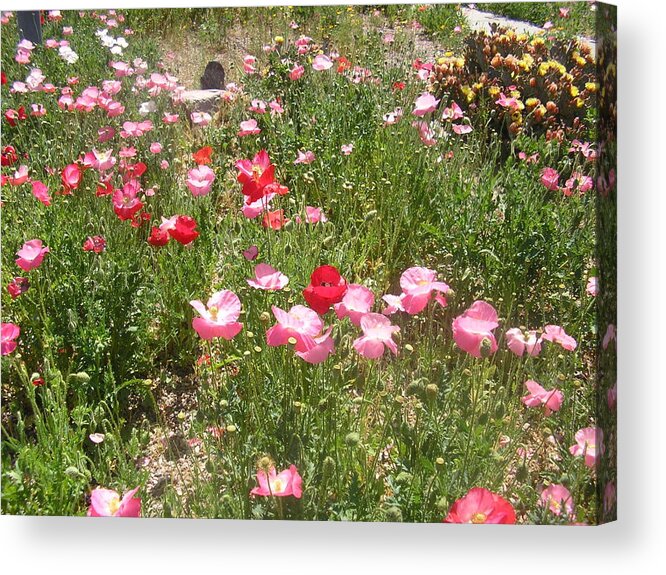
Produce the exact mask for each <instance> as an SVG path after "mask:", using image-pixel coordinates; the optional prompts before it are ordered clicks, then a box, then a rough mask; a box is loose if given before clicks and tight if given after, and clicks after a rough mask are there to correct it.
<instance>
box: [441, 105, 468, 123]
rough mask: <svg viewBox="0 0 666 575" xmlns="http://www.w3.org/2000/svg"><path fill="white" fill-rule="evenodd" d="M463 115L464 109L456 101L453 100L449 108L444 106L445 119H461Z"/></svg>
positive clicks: (443, 116)
mask: <svg viewBox="0 0 666 575" xmlns="http://www.w3.org/2000/svg"><path fill="white" fill-rule="evenodd" d="M463 117H464V114H463V111H462V109H461V108H460V106H458V104H456V102H451V105H450V106H449V107H447V108H444V111H443V112H442V119H443V120H452V121H453V120H460V119H462V118H463Z"/></svg>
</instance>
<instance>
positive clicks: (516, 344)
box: [506, 327, 541, 357]
mask: <svg viewBox="0 0 666 575" xmlns="http://www.w3.org/2000/svg"><path fill="white" fill-rule="evenodd" d="M506 345H507V347H508V348H509V349H510V350H511V351H512V352H513V353H515V354H516V355H517V356H518V357H522V356H523V354H524V353H525V352H527V355H531V356H533V357H536V356H537V355H539V354H540V353H541V338H540V337H538V336H537V332H536V331H535V330H530V331H528V332H526V333H523V331H522V330H521V329H520V328H517V327H512V328H511V329H509V330H507V332H506Z"/></svg>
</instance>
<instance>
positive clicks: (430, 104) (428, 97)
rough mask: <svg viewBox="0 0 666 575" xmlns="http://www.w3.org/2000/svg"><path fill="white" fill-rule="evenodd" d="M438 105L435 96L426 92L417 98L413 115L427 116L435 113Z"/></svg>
mask: <svg viewBox="0 0 666 575" xmlns="http://www.w3.org/2000/svg"><path fill="white" fill-rule="evenodd" d="M437 104H439V100H437V99H436V98H435V96H433V95H432V94H429V93H428V92H424V93H423V94H421V95H420V96H419V97H418V98H416V101H415V102H414V109H413V110H412V114H414V115H415V116H425V115H426V114H428V113H430V112H434V111H435V110H436V109H437Z"/></svg>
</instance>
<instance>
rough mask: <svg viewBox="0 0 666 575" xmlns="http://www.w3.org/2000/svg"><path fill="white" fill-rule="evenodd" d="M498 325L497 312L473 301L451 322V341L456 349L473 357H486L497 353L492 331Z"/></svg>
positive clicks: (489, 306)
mask: <svg viewBox="0 0 666 575" xmlns="http://www.w3.org/2000/svg"><path fill="white" fill-rule="evenodd" d="M498 325H499V322H498V320H497V311H495V308H494V307H493V306H491V305H490V304H489V303H487V302H485V301H480V300H479V301H475V302H474V303H473V304H472V305H471V306H470V307H469V309H467V311H465V313H463V314H462V315H459V316H458V317H456V318H455V319H454V320H453V339H454V341H455V342H456V344H457V345H458V347H459V348H460V349H462V350H464V351H466V352H467V353H469V354H470V355H472V356H474V357H479V358H480V357H487V356H489V355H492V354H493V353H495V352H496V351H497V341H496V340H495V336H494V334H493V331H492V330H493V329H495V328H496V327H497V326H498Z"/></svg>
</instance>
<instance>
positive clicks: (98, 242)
mask: <svg viewBox="0 0 666 575" xmlns="http://www.w3.org/2000/svg"><path fill="white" fill-rule="evenodd" d="M105 249H106V240H105V239H104V238H103V237H102V236H88V238H87V239H86V241H85V242H83V251H84V252H95V253H96V254H101V253H102V252H103V251H104V250H105Z"/></svg>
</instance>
